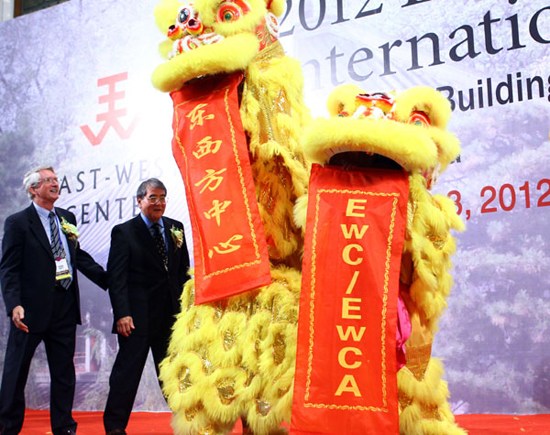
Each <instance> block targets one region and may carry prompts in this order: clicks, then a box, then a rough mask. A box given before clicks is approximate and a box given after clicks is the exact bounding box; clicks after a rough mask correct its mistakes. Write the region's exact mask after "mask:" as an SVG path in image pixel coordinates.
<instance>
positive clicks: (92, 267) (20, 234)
mask: <svg viewBox="0 0 550 435" xmlns="http://www.w3.org/2000/svg"><path fill="white" fill-rule="evenodd" d="M23 184H24V186H25V190H26V191H27V194H28V195H29V197H30V198H31V200H32V204H31V205H30V206H29V207H27V208H26V209H24V210H22V211H20V212H18V213H15V214H13V215H11V216H9V217H8V218H7V219H6V221H5V224H4V238H3V240H2V259H1V260H0V282H1V284H2V295H3V297H4V302H5V304H6V310H7V313H8V316H9V317H11V320H12V323H11V325H10V332H9V337H8V344H7V348H6V357H5V360H4V373H3V376H2V387H1V390H0V433H1V434H2V435H11V434H18V433H19V432H20V431H21V427H22V426H23V419H24V414H25V384H26V382H27V377H28V374H29V367H30V364H31V359H32V357H33V355H34V352H35V350H36V347H37V346H38V344H39V343H40V342H41V341H43V342H44V345H45V348H46V355H47V358H48V367H49V370H50V377H51V390H50V420H51V426H52V432H53V434H54V435H61V434H74V433H76V425H77V424H76V422H75V421H74V420H73V417H72V407H73V398H74V392H75V379H76V376H75V367H74V362H73V357H74V351H75V339H76V325H77V324H80V323H81V319H80V295H79V289H78V279H77V274H76V271H77V269H78V270H80V271H81V272H83V273H84V275H86V276H87V277H88V278H90V279H91V280H92V281H93V282H95V283H96V284H97V285H99V286H100V287H103V288H104V289H106V288H107V274H106V272H105V270H103V268H102V267H101V266H100V265H99V264H97V263H96V262H95V261H94V260H93V258H92V257H91V256H90V255H89V254H88V253H87V252H85V251H84V250H82V249H81V248H80V245H79V243H78V240H77V237H78V231H77V229H76V226H75V224H76V219H75V216H74V215H73V214H72V213H71V212H69V211H67V210H63V209H61V208H57V207H54V203H55V202H56V201H57V199H58V198H59V181H58V179H57V177H56V175H55V171H54V169H53V168H52V167H39V168H37V169H34V170H32V171H29V172H28V173H27V174H25V177H24V180H23Z"/></svg>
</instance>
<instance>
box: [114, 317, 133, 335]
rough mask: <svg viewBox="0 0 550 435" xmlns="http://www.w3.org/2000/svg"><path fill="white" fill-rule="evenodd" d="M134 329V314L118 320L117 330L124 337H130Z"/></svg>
mask: <svg viewBox="0 0 550 435" xmlns="http://www.w3.org/2000/svg"><path fill="white" fill-rule="evenodd" d="M133 329H136V327H135V326H134V319H132V316H126V317H121V318H120V319H118V320H117V321H116V331H117V332H118V333H119V334H120V335H122V336H123V337H129V336H130V334H131V333H132V330H133Z"/></svg>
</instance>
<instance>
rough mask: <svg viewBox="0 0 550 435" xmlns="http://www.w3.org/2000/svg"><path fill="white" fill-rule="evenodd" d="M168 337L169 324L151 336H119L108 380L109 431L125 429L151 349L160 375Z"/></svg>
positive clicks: (105, 418) (105, 415)
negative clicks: (116, 351)
mask: <svg viewBox="0 0 550 435" xmlns="http://www.w3.org/2000/svg"><path fill="white" fill-rule="evenodd" d="M159 319H162V320H159V321H160V322H162V323H166V320H169V319H170V317H169V316H165V317H160V318H159ZM169 338H170V324H165V325H163V326H162V327H161V328H157V330H156V331H155V332H153V333H151V334H149V335H140V334H136V333H135V332H134V333H132V334H131V335H130V336H129V337H123V336H121V335H118V347H119V349H118V353H117V356H116V359H115V363H114V365H113V369H112V371H111V376H110V378H109V396H108V397H107V404H106V405H105V412H104V413H103V424H104V426H105V431H106V432H109V431H111V430H114V429H126V426H127V425H128V421H129V420H130V414H131V413H132V407H133V406H134V401H135V399H136V394H137V391H138V387H139V382H140V380H141V375H142V374H143V369H144V367H145V363H146V362H147V356H148V355H149V349H151V352H152V354H153V361H154V362H155V369H156V371H157V376H158V374H159V364H160V363H161V361H162V360H163V359H164V357H165V356H166V350H167V347H168V340H169ZM159 384H160V381H159ZM161 388H162V386H161Z"/></svg>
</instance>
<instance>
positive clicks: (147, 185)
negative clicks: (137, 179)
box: [136, 178, 168, 199]
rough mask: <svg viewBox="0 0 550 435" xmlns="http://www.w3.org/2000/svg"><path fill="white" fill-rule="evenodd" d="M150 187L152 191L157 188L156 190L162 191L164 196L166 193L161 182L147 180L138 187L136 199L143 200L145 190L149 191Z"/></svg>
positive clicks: (151, 179)
mask: <svg viewBox="0 0 550 435" xmlns="http://www.w3.org/2000/svg"><path fill="white" fill-rule="evenodd" d="M150 187H151V188H153V189H157V188H158V189H162V190H164V194H165V195H166V194H167V193H168V192H167V190H166V186H165V185H164V183H163V182H162V181H160V180H159V179H158V178H149V179H148V180H145V181H144V182H142V183H141V184H140V185H139V187H138V190H137V192H136V198H137V199H143V198H145V195H147V189H149V188H150Z"/></svg>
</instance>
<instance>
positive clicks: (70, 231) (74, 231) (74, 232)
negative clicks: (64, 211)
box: [61, 217, 80, 243]
mask: <svg viewBox="0 0 550 435" xmlns="http://www.w3.org/2000/svg"><path fill="white" fill-rule="evenodd" d="M61 231H63V232H64V233H65V235H66V236H67V238H68V239H69V240H71V241H73V242H75V243H76V242H77V241H78V236H79V235H80V234H79V233H78V228H76V227H75V226H74V225H73V224H71V223H69V222H67V221H66V220H65V218H64V217H62V218H61Z"/></svg>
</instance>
